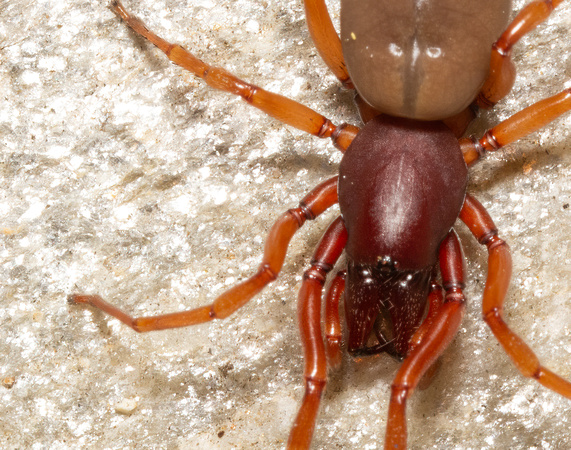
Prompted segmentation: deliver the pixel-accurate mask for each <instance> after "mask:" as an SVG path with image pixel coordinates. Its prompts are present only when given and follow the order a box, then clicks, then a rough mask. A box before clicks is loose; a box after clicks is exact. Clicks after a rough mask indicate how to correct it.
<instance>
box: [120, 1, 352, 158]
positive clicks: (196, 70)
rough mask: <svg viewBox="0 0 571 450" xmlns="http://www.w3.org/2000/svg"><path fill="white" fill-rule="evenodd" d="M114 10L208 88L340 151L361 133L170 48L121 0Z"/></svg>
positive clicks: (184, 51) (178, 48)
mask: <svg viewBox="0 0 571 450" xmlns="http://www.w3.org/2000/svg"><path fill="white" fill-rule="evenodd" d="M111 7H112V9H113V11H114V12H115V13H116V14H117V15H119V16H120V17H121V18H122V19H123V20H124V21H125V23H126V24H127V25H128V26H129V27H130V28H131V29H132V30H133V31H134V32H135V33H137V34H139V35H140V36H143V37H144V38H146V39H147V40H148V41H149V42H151V43H152V44H154V45H155V46H156V47H158V48H159V49H160V50H162V51H163V52H164V53H165V54H166V55H167V57H168V58H169V59H170V60H171V61H172V62H174V63H175V64H178V65H179V66H181V67H183V68H184V69H186V70H188V71H190V72H192V73H193V74H194V75H196V76H197V77H199V78H202V79H203V80H204V81H205V82H206V83H207V84H208V85H209V86H211V87H213V88H215V89H220V90H222V91H226V92H229V93H231V94H235V95H239V96H240V97H242V98H243V99H244V100H246V102H248V103H250V104H251V105H252V106H255V107H256V108H258V109H260V110H262V111H263V112H265V113H266V114H268V115H270V116H272V117H274V118H276V119H278V120H279V121H281V122H283V123H285V124H288V125H291V126H293V127H295V128H297V129H299V130H302V131H305V132H307V133H310V134H313V135H314V136H317V137H320V138H331V139H332V140H333V142H334V144H335V145H336V146H337V147H338V148H339V149H341V150H345V149H347V147H348V146H349V143H350V142H351V141H352V140H353V138H354V137H355V135H356V134H357V132H358V131H359V128H358V127H355V126H353V125H348V124H341V125H340V126H336V125H334V124H333V123H331V121H330V120H329V119H327V118H326V117H324V116H322V115H321V114H319V113H317V112H315V111H313V110H312V109H310V108H308V107H307V106H304V105H302V104H300V103H298V102H296V101H294V100H290V99H289V98H287V97H284V96H282V95H278V94H274V93H271V92H268V91H266V90H264V89H262V88H260V87H258V86H255V85H253V84H250V83H247V82H245V81H243V80H241V79H239V78H237V77H235V76H234V75H232V74H231V73H229V72H227V71H225V70H224V69H221V68H219V67H212V66H210V65H208V64H206V63H204V62H203V61H201V60H200V59H198V58H197V57H196V56H194V55H193V54H192V53H190V52H188V51H187V50H185V49H184V48H182V47H181V46H180V45H177V44H171V43H170V42H167V41H165V40H164V39H162V38H161V37H159V36H157V35H156V34H155V33H153V32H152V31H150V30H149V29H148V28H147V27H146V26H145V25H144V24H143V22H142V21H141V20H140V19H139V18H137V17H135V16H132V15H131V14H129V12H128V11H127V10H126V9H125V7H124V6H123V5H122V4H121V2H119V1H118V0H115V1H113V3H112V4H111Z"/></svg>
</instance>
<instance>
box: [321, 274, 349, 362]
mask: <svg viewBox="0 0 571 450" xmlns="http://www.w3.org/2000/svg"><path fill="white" fill-rule="evenodd" d="M346 275H347V271H345V270H340V271H339V272H337V274H336V275H335V278H334V279H333V281H332V283H331V286H329V290H328V291H327V295H326V296H325V343H326V350H327V361H328V362H329V365H330V366H331V367H333V368H334V369H337V368H338V367H339V366H341V337H342V335H341V319H340V318H339V299H340V298H341V296H342V295H343V291H344V290H345V276H346Z"/></svg>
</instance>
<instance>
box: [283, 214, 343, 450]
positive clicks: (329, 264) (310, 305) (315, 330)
mask: <svg viewBox="0 0 571 450" xmlns="http://www.w3.org/2000/svg"><path fill="white" fill-rule="evenodd" d="M346 241H347V230H346V229H345V224H344V223H343V219H342V218H341V217H338V218H337V219H336V220H335V221H334V222H333V223H332V224H331V225H330V226H329V228H328V229H327V231H326V232H325V234H324V235H323V237H322V238H321V241H320V243H319V245H318V246H317V249H316V250H315V253H314V255H313V260H312V261H311V267H310V268H309V269H308V270H306V271H305V273H304V274H303V283H302V285H301V289H300V291H299V297H298V306H297V308H298V322H299V329H300V335H301V342H302V344H303V350H304V357H305V370H304V372H303V376H304V378H305V394H304V396H303V400H302V403H301V406H300V408H299V411H298V413H297V416H296V418H295V422H294V424H293V427H292V429H291V432H290V435H289V440H288V448H289V449H307V448H309V445H310V443H311V438H312V436H313V429H314V428H315V419H316V418H317V411H318V409H319V403H320V401H321V394H322V393H323V390H324V388H325V385H326V383H327V359H326V357H325V345H324V343H323V335H322V334H321V294H322V292H323V284H324V283H325V278H326V276H327V273H328V272H329V271H330V270H331V269H332V268H333V266H334V265H335V262H336V261H337V259H338V258H339V256H340V255H341V253H342V252H343V248H344V247H345V243H346Z"/></svg>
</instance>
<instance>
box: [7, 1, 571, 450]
mask: <svg viewBox="0 0 571 450" xmlns="http://www.w3.org/2000/svg"><path fill="white" fill-rule="evenodd" d="M515 3H516V5H515V8H516V9H519V8H521V6H522V4H523V3H524V2H522V1H519V0H518V1H516V2H515ZM125 6H126V7H128V8H129V9H130V10H132V11H133V12H134V13H136V14H137V15H139V16H140V17H141V18H142V19H143V20H144V21H145V22H146V23H147V24H148V25H149V27H150V28H151V29H153V30H155V31H156V32H157V33H158V34H160V35H161V36H164V37H165V38H166V39H168V40H170V41H172V42H179V43H181V44H183V45H184V46H185V47H187V48H189V49H192V50H193V51H194V52H195V53H196V54H197V55H198V56H199V57H202V58H203V59H204V60H206V61H208V62H210V63H212V64H215V65H218V66H223V67H225V68H226V69H228V70H230V71H232V72H234V73H236V74H237V75H238V76H240V77H242V78H244V79H246V80H248V81H252V82H254V83H256V84H258V85H260V86H263V87H265V88H267V89H269V90H272V91H274V92H279V93H281V94H283V95H287V96H289V97H291V98H293V99H295V100H297V101H299V102H301V103H303V104H306V105H308V106H310V107H311V108H314V109H315V110H317V111H319V112H321V113H323V114H324V115H326V116H328V117H329V118H331V119H332V120H333V121H334V123H341V122H344V121H347V122H351V123H355V124H357V123H358V118H357V115H356V113H355V109H354V107H353V105H352V102H351V97H352V95H351V93H349V92H346V91H343V90H342V89H341V88H340V87H339V83H338V82H337V81H336V80H335V79H334V77H333V76H332V75H331V74H330V73H329V71H328V70H327V68H326V67H325V65H324V64H323V62H322V61H321V59H320V58H319V56H318V55H317V53H316V51H315V49H314V47H313V45H312V43H311V40H310V38H309V35H308V32H307V29H306V25H305V21H304V14H303V6H302V3H301V0H296V1H261V0H233V1H229V0H220V1H214V0H187V1H181V0H169V1H164V0H158V1H150V0H142V1H139V2H133V1H127V0H126V1H125ZM338 7H339V5H338V2H331V3H330V8H331V11H332V15H333V16H334V20H335V21H336V22H337V21H338ZM570 26H571V2H563V3H562V4H561V6H560V7H559V8H558V9H557V10H556V11H555V12H554V14H553V15H552V17H551V18H550V19H549V20H548V21H547V23H545V24H543V25H542V26H540V28H538V30H536V31H535V32H533V33H532V34H530V35H529V36H528V37H526V38H525V39H523V41H522V42H521V43H520V44H518V46H517V48H516V49H515V61H516V64H517V66H518V70H519V78H518V81H517V83H516V86H515V87H514V90H513V92H512V93H511V94H510V95H509V96H508V97H507V98H506V99H505V100H504V101H502V102H501V104H500V105H498V107H497V108H496V109H495V110H494V111H493V112H490V113H486V114H484V115H483V116H482V117H481V118H480V119H479V120H478V121H477V123H475V124H474V127H473V129H474V132H475V133H477V134H481V133H482V132H483V131H484V130H485V129H486V127H488V126H490V125H492V124H495V123H497V122H498V121H499V120H502V119H504V118H506V117H508V116H509V115H511V114H513V113H515V112H516V111H518V110H520V109H522V108H523V107H525V106H527V105H529V104H531V103H532V102H535V101H538V100H539V99H541V98H544V97H547V96H549V95H553V94H555V93H556V92H559V91H561V90H562V89H564V88H568V87H571V59H570V55H571V49H570V47H569V30H570ZM570 129H571V115H567V116H565V117H564V118H562V119H560V120H557V121H556V122H554V123H553V124H551V125H550V126H548V127H546V128H545V129H543V130H542V131H541V132H538V133H536V134H533V135H531V136H529V137H527V138H525V139H523V140H521V141H520V142H518V143H516V144H514V145H511V146H509V147H508V148H506V149H505V151H503V152H501V153H500V154H497V155H490V156H489V157H488V158H487V160H486V161H485V162H483V163H481V164H479V165H478V166H476V167H474V169H473V170H472V172H471V181H470V192H472V193H473V194H475V195H476V196H477V197H478V198H479V199H480V200H481V201H482V202H483V203H484V205H485V206H486V207H487V208H488V210H489V211H490V213H491V215H492V217H493V218H494V220H495V222H496V224H497V225H498V227H499V228H500V230H501V236H502V237H503V238H504V239H506V240H507V241H508V243H509V244H510V246H511V249H512V251H513V257H514V276H513V280H512V284H511V288H510V292H509V296H508V299H507V302H506V317H507V320H508V321H509V323H510V324H511V325H512V326H513V328H514V330H516V331H517V332H519V333H520V334H521V335H522V336H523V337H524V338H525V340H526V341H527V342H528V343H530V344H531V345H532V346H533V348H534V349H535V350H536V351H537V353H538V355H539V356H540V358H541V360H542V361H543V362H544V363H545V364H546V365H547V366H548V367H549V368H551V369H552V370H554V371H556V372H558V373H559V374H561V375H562V376H563V377H565V378H567V379H570V378H571V358H570V356H571V285H570V279H571V277H570V275H571V248H570V246H569V236H570V235H571V225H570V223H571V220H570V219H571V207H570V206H569V204H570V203H571V198H570V197H571V168H570V167H571V165H570V163H571V136H570ZM340 157H341V155H340V153H339V152H338V151H336V150H335V149H334V148H333V146H332V145H331V143H330V142H325V141H321V140H319V139H317V138H313V137H311V136H307V135H305V134H303V133H302V132H299V131H297V130H294V129H292V128H290V127H287V126H283V125H281V124H280V123H278V122H276V121H275V120H272V119H269V118H267V117H265V116H264V114H262V113H260V112H258V111H257V110H254V109H253V108H251V107H249V106H248V105H246V104H245V103H244V102H243V101H241V100H239V99H237V98H233V97H232V96H230V95H228V94H225V93H221V92H215V91H212V90H211V89H209V88H208V87H206V86H205V85H204V83H202V82H201V81H200V80H197V79H195V78H193V76H192V75H190V74H188V73H185V72H184V71H182V70H181V69H180V68H178V67H175V66H173V65H172V64H171V63H169V62H168V61H167V60H166V58H165V57H164V56H163V55H162V54H160V53H159V52H158V51H156V50H155V49H154V48H152V47H151V46H150V45H148V44H146V43H145V42H143V41H142V40H141V39H138V38H136V37H135V36H134V35H133V34H132V33H131V32H129V31H128V29H127V28H126V27H125V25H124V24H122V23H121V22H120V20H119V19H117V18H116V17H115V16H114V15H113V13H112V12H111V11H110V10H109V9H108V4H107V2H99V1H82V0H70V1H68V2H57V1H54V0H44V1H42V0H34V1H31V0H15V1H10V2H8V1H2V0H0V158H1V166H0V167H1V175H0V182H1V185H0V213H1V216H0V217H2V223H1V225H0V226H1V234H0V279H1V280H2V283H1V286H0V380H2V385H0V447H1V448H7V449H16V448H33V449H47V448H49V449H68V448H69V449H77V448H90V449H101V448H109V449H119V448H129V449H131V448H149V449H150V448H153V449H154V448H165V449H179V448H180V449H190V448H192V449H195V448H196V449H201V448H202V449H234V448H248V449H250V448H255V449H277V448H283V447H284V446H285V443H286V441H287V437H288V433H289V428H290V425H291V423H292V420H293V417H294V415H295V413H296V411H297V406H298V404H299V401H300V399H301V396H302V393H303V390H302V379H301V376H302V370H303V360H302V352H301V347H300V342H299V338H298V331H297V324H296V296H297V289H298V288H299V285H300V281H301V275H302V273H303V270H304V268H305V267H307V264H308V261H309V258H310V257H311V254H312V251H313V248H314V247H315V245H316V243H317V241H318V240H319V238H320V235H321V233H322V232H323V230H324V229H325V227H326V226H327V223H328V222H329V221H331V220H332V219H333V217H334V216H335V215H336V213H337V212H336V211H332V212H330V213H327V214H325V216H324V217H322V218H319V219H318V220H317V221H316V223H308V224H307V225H306V226H305V227H304V228H303V229H302V230H301V231H300V232H299V233H298V235H297V236H296V237H295V238H294V240H293V241H292V244H291V246H290V250H289V256H288V257H287V259H286V264H285V266H284V270H283V273H282V275H281V276H280V278H279V279H278V281H276V282H274V283H273V284H272V285H271V286H270V287H268V288H267V289H266V290H265V291H264V292H263V293H262V294H261V295H259V296H258V297H256V298H255V299H254V300H252V301H251V302H250V303H249V304H248V305H247V306H245V307H244V308H243V309H242V310H240V311H239V312H238V313H237V314H235V315H233V316H232V317H231V318H229V319H227V320H225V321H217V322H214V323H211V324H207V325H202V326H197V327H194V328H186V329H178V330H171V331H161V332H155V333H148V334H142V335H141V334H137V333H135V332H133V331H132V330H130V329H129V328H127V327H126V326H124V325H122V324H121V323H119V322H118V321H117V320H115V319H110V318H109V317H107V316H105V315H104V314H102V313H99V312H97V311H94V310H92V309H90V308H86V307H80V306H70V305H68V303H67V302H66V297H67V295H68V294H70V293H72V292H85V293H99V294H101V295H102V296H103V297H104V298H106V299H107V300H109V301H110V302H112V303H114V304H116V305H118V306H121V307H122V308H124V309H125V310H127V311H130V312H132V313H134V314H154V313H159V312H161V313H163V312H173V311H179V310H183V309H188V308H192V307H196V306H199V305H203V304H205V303H207V302H209V301H210V299H212V298H213V297H215V296H216V295H217V294H219V293H220V292H222V291H223V290H224V289H225V288H226V287H228V286H230V285H231V284H233V283H235V282H236V281H238V280H242V279H244V278H245V277H246V276H247V275H248V274H250V273H252V272H253V271H254V270H255V268H256V267H257V265H258V263H259V260H260V254H261V250H262V246H263V242H264V239H265V236H266V233H267V230H268V229H269V228H270V226H271V224H272V222H273V221H274V220H275V219H276V218H277V217H278V216H279V214H281V212H282V211H284V210H286V209H288V208H290V207H293V206H295V205H296V204H297V201H298V199H300V198H301V197H302V196H303V195H304V194H305V193H306V192H308V191H309V190H310V189H311V187H313V186H315V185H316V184H318V183H319V182H320V181H322V180H324V179H326V178H328V177H331V176H333V175H334V174H335V173H336V170H337V167H338V163H339V161H340ZM458 230H459V233H460V236H461V238H462V241H463V244H464V248H465V253H466V258H467V278H468V282H467V289H466V293H467V296H468V298H469V304H468V310H467V314H466V316H465V318H464V322H463V325H462V328H461V330H460V333H459V334H458V336H457V338H456V339H455V340H454V342H453V343H452V345H451V346H450V348H449V349H448V351H447V352H446V353H445V354H444V356H443V357H442V363H443V364H442V369H441V370H440V372H439V374H438V375H437V376H436V377H435V379H434V381H433V383H432V385H431V386H430V387H429V388H428V389H427V390H425V391H421V392H418V393H416V394H415V396H414V398H413V399H412V400H411V402H410V404H409V408H408V411H409V416H408V417H409V431H410V438H409V444H410V448H412V449H426V448H437V449H452V448H454V449H500V448H501V449H505V448H510V449H530V448H536V449H564V448H570V447H571V426H570V423H569V422H570V420H571V407H570V406H571V403H570V401H569V400H566V399H564V398H561V397H559V396H558V395H556V394H554V393H551V392H549V391H547V390H546V389H545V388H543V387H541V386H540V385H538V384H537V383H535V382H533V381H530V380H526V379H524V378H523V377H522V376H520V375H519V374H518V373H517V371H516V369H515V368H514V367H513V365H512V363H511V362H510V361H509V359H508V358H507V357H506V356H505V354H504V353H503V351H502V350H501V348H500V347H499V345H498V343H497V342H496V340H495V339H494V337H493V336H492V335H491V332H490V331H489V329H488V328H487V326H486V325H485V324H484V323H483V321H482V320H481V317H480V315H481V314H480V300H481V293H482V289H483V284H484V280H485V271H486V253H485V251H484V250H483V249H481V248H480V247H479V245H478V244H477V243H475V241H474V239H473V238H472V237H471V236H470V235H469V234H468V232H467V230H466V228H465V227H464V226H462V225H459V227H458ZM397 368H398V365H397V364H396V363H395V362H394V361H392V360H391V359H390V358H388V357H384V356H383V357H378V358H370V359H366V360H363V361H360V362H354V361H352V360H351V359H350V358H349V357H345V358H344V360H343V367H342V369H341V370H339V371H338V372H335V373H332V374H331V376H330V384H329V386H328V390H327V392H326V394H325V396H324V399H323V402H322V408H321V414H320V417H319V422H318V424H317V428H316V432H315V438H314V442H313V448H315V449H332V448H344V449H350V448H355V449H377V448H382V447H383V438H384V433H385V420H386V414H387V405H388V396H389V390H390V383H391V379H392V377H393V376H394V374H395V372H396V370H397Z"/></svg>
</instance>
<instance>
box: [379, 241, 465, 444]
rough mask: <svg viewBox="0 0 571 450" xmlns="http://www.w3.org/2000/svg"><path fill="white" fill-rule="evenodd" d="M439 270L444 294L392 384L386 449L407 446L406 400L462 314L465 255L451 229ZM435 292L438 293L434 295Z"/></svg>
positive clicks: (432, 362) (440, 254) (440, 252)
mask: <svg viewBox="0 0 571 450" xmlns="http://www.w3.org/2000/svg"><path fill="white" fill-rule="evenodd" d="M439 261H440V271H441V273H442V280H443V285H444V289H445V290H446V295H445V297H444V303H443V304H442V305H441V306H440V307H439V309H438V312H437V313H436V314H435V316H434V317H433V319H432V321H431V323H430V325H429V328H428V329H427V330H426V331H425V332H424V333H423V336H422V339H421V341H420V342H419V343H418V345H416V346H414V348H413V349H412V350H411V352H410V353H409V354H408V355H407V357H406V358H405V360H404V361H403V363H402V365H401V367H400V368H399V371H398V372H397V374H396V376H395V379H394V381H393V383H392V385H391V400H390V403H389V417H388V420H387V431H386V435H385V450H395V449H401V450H404V449H405V448H406V434H407V431H406V401H407V400H408V398H410V396H411V395H412V393H413V392H414V389H415V388H416V387H417V385H418V383H419V382H420V380H421V379H422V376H423V375H424V373H425V372H426V371H427V370H428V369H429V368H430V367H431V366H432V365H433V364H434V362H435V361H436V360H437V359H438V357H439V356H440V355H441V354H442V352H444V350H445V349H446V348H447V347H448V345H449V344H450V342H451V341H452V339H453V338H454V336H455V335H456V332H457V331H458V328H459V327H460V323H461V321H462V317H463V315H464V309H465V305H464V294H463V292H462V288H463V286H464V258H463V255H462V247H461V245H460V241H459V240H458V236H457V235H456V232H455V231H454V230H452V231H450V233H449V234H448V236H447V237H446V238H445V239H444V241H443V242H442V244H441V245H440V250H439ZM435 295H438V294H435Z"/></svg>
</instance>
